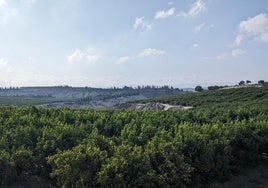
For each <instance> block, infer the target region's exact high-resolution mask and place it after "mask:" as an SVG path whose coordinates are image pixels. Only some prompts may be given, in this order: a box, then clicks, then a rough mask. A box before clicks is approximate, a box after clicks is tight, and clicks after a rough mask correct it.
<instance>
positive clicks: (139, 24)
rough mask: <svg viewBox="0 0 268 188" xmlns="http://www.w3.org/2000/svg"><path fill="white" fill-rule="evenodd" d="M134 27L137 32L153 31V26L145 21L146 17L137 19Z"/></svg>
mask: <svg viewBox="0 0 268 188" xmlns="http://www.w3.org/2000/svg"><path fill="white" fill-rule="evenodd" d="M133 27H134V29H135V30H137V29H140V30H142V31H149V30H151V29H152V25H151V24H149V23H148V22H146V21H144V17H139V18H136V20H135V23H134V26H133Z"/></svg>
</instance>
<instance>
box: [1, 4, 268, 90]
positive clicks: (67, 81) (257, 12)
mask: <svg viewBox="0 0 268 188" xmlns="http://www.w3.org/2000/svg"><path fill="white" fill-rule="evenodd" d="M241 80H250V81H252V82H257V81H258V80H268V1H267V0H254V1H253V0H167V1H165V0H157V1H155V0H154V1H153V0H147V1H144V0H135V1H133V0H113V1H111V0H0V87H9V86H19V87H21V86H59V85H69V86H89V87H112V86H117V87H122V86H125V85H127V86H137V85H170V86H175V87H191V86H195V85H204V86H205V85H213V84H214V85H215V84H218V85H225V84H236V83H238V82H239V81H241Z"/></svg>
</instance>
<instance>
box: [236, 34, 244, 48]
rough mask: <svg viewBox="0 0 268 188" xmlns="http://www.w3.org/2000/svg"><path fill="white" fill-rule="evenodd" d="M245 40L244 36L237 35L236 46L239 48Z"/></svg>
mask: <svg viewBox="0 0 268 188" xmlns="http://www.w3.org/2000/svg"><path fill="white" fill-rule="evenodd" d="M243 39H244V35H242V34H239V35H237V36H236V38H235V44H236V45H237V46H239V45H240V44H241V43H242V41H243Z"/></svg>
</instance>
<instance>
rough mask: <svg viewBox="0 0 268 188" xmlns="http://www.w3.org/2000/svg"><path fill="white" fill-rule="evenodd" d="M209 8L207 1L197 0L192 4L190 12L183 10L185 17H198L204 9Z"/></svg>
mask: <svg viewBox="0 0 268 188" xmlns="http://www.w3.org/2000/svg"><path fill="white" fill-rule="evenodd" d="M206 9H207V7H206V3H205V2H204V1H203V0H197V1H196V2H195V3H194V4H192V5H191V8H190V9H189V11H188V12H183V13H182V16H184V17H196V16H197V15H198V14H200V13H201V12H202V11H205V10H206Z"/></svg>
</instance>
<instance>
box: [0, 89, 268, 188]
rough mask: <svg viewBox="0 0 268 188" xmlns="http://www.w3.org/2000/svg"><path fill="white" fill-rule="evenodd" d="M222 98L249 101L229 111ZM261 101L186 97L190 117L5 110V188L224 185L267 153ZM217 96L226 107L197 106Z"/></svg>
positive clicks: (267, 116)
mask: <svg viewBox="0 0 268 188" xmlns="http://www.w3.org/2000/svg"><path fill="white" fill-rule="evenodd" d="M222 92H223V93H222ZM224 92H229V98H235V97H236V96H238V95H241V96H242V95H243V96H244V94H245V93H250V94H249V95H247V98H243V97H242V98H241V100H238V101H236V102H235V103H234V102H233V103H230V104H229V105H227V104H226V103H225V102H224V100H225V98H221V97H219V96H221V95H224V94H227V93H224ZM263 93H264V94H266V93H267V91H266V90H261V88H260V90H258V92H256V91H255V92H254V91H250V90H233V91H215V92H214V93H212V94H211V95H210V94H208V95H207V96H206V97H204V95H205V93H204V94H203V93H195V94H191V95H188V96H187V94H185V95H183V97H189V98H191V100H189V101H188V102H189V103H192V104H194V103H195V104H198V105H197V106H199V107H197V108H195V109H192V110H188V111H167V112H162V111H128V110H112V111H95V110H73V109H67V108H62V109H44V108H36V107H21V108H14V107H1V108H0V125H1V126H0V164H1V165H0V182H1V184H6V183H8V182H11V181H22V180H26V181H27V180H28V179H29V178H30V177H31V176H33V175H35V176H40V177H43V178H48V179H50V181H51V182H54V183H55V184H57V185H58V186H62V187H98V186H102V187H142V186H144V187H156V186H159V187H186V186H197V187H201V186H205V185H207V184H208V182H212V181H216V180H218V181H224V180H226V179H227V178H229V177H230V176H231V175H232V173H235V172H237V171H239V170H240V169H241V168H243V167H244V166H248V165H254V164H255V163H256V162H258V161H261V160H263V159H264V158H263V155H266V154H267V153H268V151H267V150H268V149H267V148H268V137H267V134H268V124H267V122H268V107H267V105H266V104H267V102H268V98H267V97H265V96H266V95H263ZM255 94H258V95H259V97H258V98H256V96H255ZM260 94H262V95H260ZM214 95H216V96H218V97H217V98H218V103H220V104H221V105H219V104H218V105H217V106H216V105H215V104H214V103H212V102H210V103H209V102H208V105H207V106H205V105H204V103H203V102H202V101H200V102H199V103H197V101H199V100H204V101H210V100H211V99H212V98H213V97H214ZM250 97H252V98H255V99H253V100H252V98H250ZM227 98H228V96H227ZM185 99H186V98H185ZM173 100H175V99H173ZM177 101H179V99H177ZM230 101H231V99H230ZM245 101H246V103H245Z"/></svg>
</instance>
